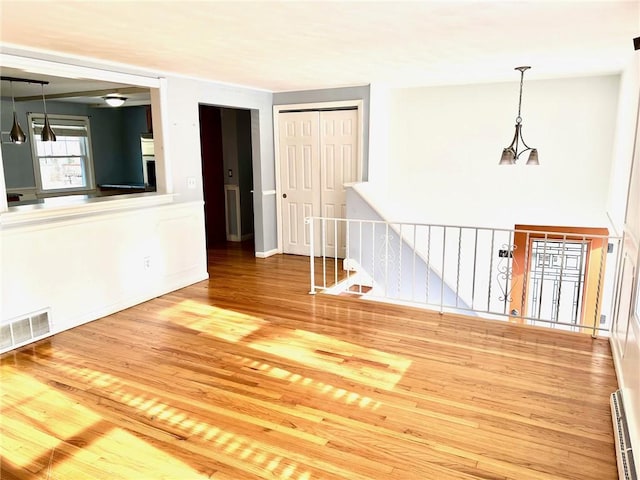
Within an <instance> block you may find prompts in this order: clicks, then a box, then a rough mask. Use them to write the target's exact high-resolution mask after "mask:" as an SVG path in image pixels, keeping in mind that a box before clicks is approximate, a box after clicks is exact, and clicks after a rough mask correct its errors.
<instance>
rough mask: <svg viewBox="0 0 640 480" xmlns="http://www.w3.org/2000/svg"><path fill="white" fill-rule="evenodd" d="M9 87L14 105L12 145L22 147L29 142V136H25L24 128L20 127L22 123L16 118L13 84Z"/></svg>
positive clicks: (10, 136) (10, 83)
mask: <svg viewBox="0 0 640 480" xmlns="http://www.w3.org/2000/svg"><path fill="white" fill-rule="evenodd" d="M9 86H10V88H11V104H12V105H13V126H12V127H11V133H9V138H10V139H11V142H12V143H15V144H17V145H20V144H21V143H25V142H26V141H27V136H26V135H25V134H24V131H23V130H22V127H20V123H19V122H18V119H17V117H16V99H15V97H14V96H13V82H11V81H10V82H9Z"/></svg>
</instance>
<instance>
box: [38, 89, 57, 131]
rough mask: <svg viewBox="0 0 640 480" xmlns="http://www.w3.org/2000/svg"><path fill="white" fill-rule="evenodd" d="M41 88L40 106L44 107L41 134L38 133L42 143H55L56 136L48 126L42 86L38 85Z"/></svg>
mask: <svg viewBox="0 0 640 480" xmlns="http://www.w3.org/2000/svg"><path fill="white" fill-rule="evenodd" d="M40 86H41V87H42V104H43V105H44V126H43V127H42V133H40V138H41V139H42V141H43V142H55V141H56V134H55V133H53V130H51V125H49V117H48V116H47V102H46V100H45V99H44V84H40Z"/></svg>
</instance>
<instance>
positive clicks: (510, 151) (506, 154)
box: [500, 67, 540, 165]
mask: <svg viewBox="0 0 640 480" xmlns="http://www.w3.org/2000/svg"><path fill="white" fill-rule="evenodd" d="M530 68H531V67H516V68H515V69H514V70H519V71H520V98H519V100H518V116H517V117H516V133H515V134H514V135H513V140H512V141H511V145H509V146H508V147H507V148H505V149H503V150H502V157H500V165H515V164H516V161H517V160H518V157H520V155H522V154H523V153H524V152H526V151H529V150H531V152H530V153H529V158H528V159H527V163H526V164H527V165H540V162H539V161H538V150H537V149H536V148H531V147H530V146H529V145H527V144H526V143H524V139H523V138H522V117H521V116H520V107H521V106H522V83H523V81H524V72H525V71H527V70H529V69H530ZM520 142H522V145H524V147H525V148H524V149H523V150H521V151H518V147H519V143H520Z"/></svg>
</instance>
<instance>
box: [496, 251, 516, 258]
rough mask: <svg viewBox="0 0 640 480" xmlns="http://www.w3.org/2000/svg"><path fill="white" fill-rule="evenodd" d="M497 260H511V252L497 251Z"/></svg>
mask: <svg viewBox="0 0 640 480" xmlns="http://www.w3.org/2000/svg"><path fill="white" fill-rule="evenodd" d="M498 257H499V258H513V252H512V251H511V250H498Z"/></svg>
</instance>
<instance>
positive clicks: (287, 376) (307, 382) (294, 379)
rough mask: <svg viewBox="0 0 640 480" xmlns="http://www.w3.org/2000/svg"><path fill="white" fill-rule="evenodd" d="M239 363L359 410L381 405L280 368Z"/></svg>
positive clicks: (254, 362)
mask: <svg viewBox="0 0 640 480" xmlns="http://www.w3.org/2000/svg"><path fill="white" fill-rule="evenodd" d="M239 359H240V361H241V362H242V363H243V364H244V365H246V366H247V367H248V368H250V369H251V370H255V371H259V372H260V373H262V374H264V375H266V376H268V377H273V378H277V379H279V380H285V381H287V382H289V383H292V384H298V385H302V386H304V387H307V388H310V389H314V390H315V391H316V392H317V393H319V394H322V395H331V396H332V397H333V399H335V400H341V401H343V402H345V403H346V404H347V405H357V406H359V407H360V408H368V409H370V410H373V411H376V410H377V409H378V408H379V407H380V405H381V403H380V402H379V401H377V400H373V399H372V398H371V397H368V396H366V395H361V394H359V393H355V392H349V391H347V390H345V389H342V388H336V387H334V386H333V385H330V384H328V383H324V382H321V381H318V380H314V379H313V378H309V377H305V376H302V375H299V374H297V373H292V372H290V371H288V370H285V369H283V368H281V367H275V366H271V365H269V364H268V363H264V362H260V361H258V360H253V359H251V358H247V357H239Z"/></svg>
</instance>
